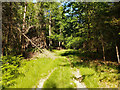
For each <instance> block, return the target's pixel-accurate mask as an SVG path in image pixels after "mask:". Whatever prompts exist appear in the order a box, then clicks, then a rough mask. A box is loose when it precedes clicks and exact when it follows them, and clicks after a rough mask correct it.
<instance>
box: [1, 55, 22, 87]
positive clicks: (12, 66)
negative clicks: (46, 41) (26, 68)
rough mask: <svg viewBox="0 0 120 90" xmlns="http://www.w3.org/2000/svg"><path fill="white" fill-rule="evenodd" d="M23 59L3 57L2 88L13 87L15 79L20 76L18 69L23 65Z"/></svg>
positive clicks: (9, 56)
mask: <svg viewBox="0 0 120 90" xmlns="http://www.w3.org/2000/svg"><path fill="white" fill-rule="evenodd" d="M22 59H23V57H21V55H19V56H11V55H8V56H3V57H2V86H3V88H5V87H8V86H10V85H13V84H14V83H15V82H14V78H16V77H17V76H18V75H19V72H18V67H19V66H20V65H21V60H22Z"/></svg>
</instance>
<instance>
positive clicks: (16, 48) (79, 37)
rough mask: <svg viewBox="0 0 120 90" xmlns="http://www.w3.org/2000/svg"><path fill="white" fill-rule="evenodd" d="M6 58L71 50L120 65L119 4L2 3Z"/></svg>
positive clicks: (3, 39)
mask: <svg viewBox="0 0 120 90" xmlns="http://www.w3.org/2000/svg"><path fill="white" fill-rule="evenodd" d="M2 31H3V38H2V50H3V55H10V54H12V55H18V54H23V53H25V52H27V51H29V50H31V49H33V48H40V49H42V48H47V49H48V48H50V49H53V48H54V49H55V48H58V49H60V48H72V49H82V50H84V51H85V52H90V53H93V52H95V53H97V54H98V55H99V56H100V57H101V58H103V59H104V60H112V59H113V60H116V61H118V62H119V53H120V50H119V49H120V3H119V2H116V3H114V2H113V3H108V2H100V3H98V2H62V3H58V2H37V3H32V2H25V3H23V2H19V3H18V2H9V3H2Z"/></svg>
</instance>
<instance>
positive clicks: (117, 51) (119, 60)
mask: <svg viewBox="0 0 120 90" xmlns="http://www.w3.org/2000/svg"><path fill="white" fill-rule="evenodd" d="M116 54H117V59H118V63H120V58H119V50H118V46H117V45H116Z"/></svg>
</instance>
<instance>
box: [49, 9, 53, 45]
mask: <svg viewBox="0 0 120 90" xmlns="http://www.w3.org/2000/svg"><path fill="white" fill-rule="evenodd" d="M51 21H52V17H51V8H50V18H49V36H51V32H52V28H51ZM51 44H52V41H51V39H50V38H49V47H50V46H51Z"/></svg>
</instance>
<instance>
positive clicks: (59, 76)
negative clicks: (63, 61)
mask: <svg viewBox="0 0 120 90" xmlns="http://www.w3.org/2000/svg"><path fill="white" fill-rule="evenodd" d="M71 79H72V73H71V69H70V67H58V69H57V70H55V71H54V72H53V73H52V74H51V76H50V77H49V78H48V80H46V81H45V83H44V85H43V87H44V88H74V87H75V84H74V82H73V81H72V80H71Z"/></svg>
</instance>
